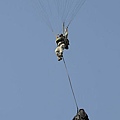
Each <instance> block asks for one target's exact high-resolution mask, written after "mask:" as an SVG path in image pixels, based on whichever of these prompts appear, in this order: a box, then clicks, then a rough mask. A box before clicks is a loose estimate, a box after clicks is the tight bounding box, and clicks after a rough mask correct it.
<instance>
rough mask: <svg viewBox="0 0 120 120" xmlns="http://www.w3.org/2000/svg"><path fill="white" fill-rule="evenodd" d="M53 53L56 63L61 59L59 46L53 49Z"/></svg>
mask: <svg viewBox="0 0 120 120" xmlns="http://www.w3.org/2000/svg"><path fill="white" fill-rule="evenodd" d="M55 53H56V55H57V58H58V61H60V60H61V59H62V58H61V54H60V47H59V46H58V47H57V48H56V49H55Z"/></svg>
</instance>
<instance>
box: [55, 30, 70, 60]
mask: <svg viewBox="0 0 120 120" xmlns="http://www.w3.org/2000/svg"><path fill="white" fill-rule="evenodd" d="M67 37H68V31H65V35H63V34H60V35H59V36H58V35H57V36H56V44H57V48H56V49H55V53H56V55H57V58H58V61H60V60H62V58H63V51H64V49H68V45H69V40H68V39H67Z"/></svg>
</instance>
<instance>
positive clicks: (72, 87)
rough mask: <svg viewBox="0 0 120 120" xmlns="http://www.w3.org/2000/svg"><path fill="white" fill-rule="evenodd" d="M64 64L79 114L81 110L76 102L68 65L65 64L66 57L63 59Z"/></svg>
mask: <svg viewBox="0 0 120 120" xmlns="http://www.w3.org/2000/svg"><path fill="white" fill-rule="evenodd" d="M63 62H64V66H65V69H66V73H67V76H68V80H69V83H70V88H71V91H72V94H73V98H74V101H75V105H76V108H77V113H78V110H79V108H78V104H77V100H76V97H75V94H74V90H73V87H72V82H71V79H70V75H69V73H68V69H67V65H66V63H65V59H64V57H63Z"/></svg>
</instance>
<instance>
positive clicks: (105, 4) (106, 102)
mask: <svg viewBox="0 0 120 120" xmlns="http://www.w3.org/2000/svg"><path fill="white" fill-rule="evenodd" d="M36 6H37V2H36V1H35V0H17V1H16V0H0V120H42V119H45V120H48V119H49V120H56V119H57V120H72V118H73V117H74V116H75V114H76V106H75V103H74V99H73V96H72V92H71V89H70V85H69V81H68V78H67V74H66V71H65V67H64V63H63V61H60V62H58V61H57V58H56V55H55V52H54V49H55V48H56V45H55V37H54V35H53V34H52V32H51V31H50V29H49V28H48V26H47V25H46V23H45V22H43V21H41V16H40V14H39V9H38V8H37V7H36ZM119 12H120V1H119V0H99V1H96V0H87V1H86V2H85V4H84V5H83V6H82V8H81V10H80V12H79V13H78V14H77V16H76V17H75V19H74V21H73V22H72V23H71V25H70V27H69V40H70V46H69V48H70V49H69V50H65V51H64V58H65V61H66V64H67V68H68V72H69V75H70V78H71V82H72V85H73V89H74V92H75V96H76V99H77V103H78V106H79V108H84V109H85V111H86V112H87V114H88V116H89V119H90V120H101V119H109V120H113V119H117V120H119V119H120V116H119V115H120V110H119V108H120V15H119Z"/></svg>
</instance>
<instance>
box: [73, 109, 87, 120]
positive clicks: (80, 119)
mask: <svg viewBox="0 0 120 120" xmlns="http://www.w3.org/2000/svg"><path fill="white" fill-rule="evenodd" d="M73 120H89V118H88V115H87V113H86V112H85V110H84V109H80V110H79V111H78V113H77V115H76V116H75V117H74V118H73Z"/></svg>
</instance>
